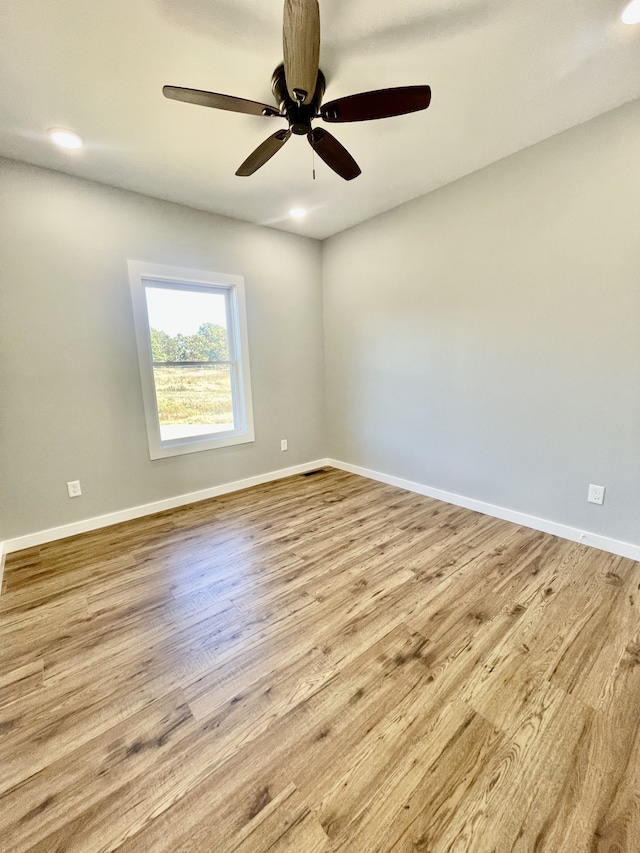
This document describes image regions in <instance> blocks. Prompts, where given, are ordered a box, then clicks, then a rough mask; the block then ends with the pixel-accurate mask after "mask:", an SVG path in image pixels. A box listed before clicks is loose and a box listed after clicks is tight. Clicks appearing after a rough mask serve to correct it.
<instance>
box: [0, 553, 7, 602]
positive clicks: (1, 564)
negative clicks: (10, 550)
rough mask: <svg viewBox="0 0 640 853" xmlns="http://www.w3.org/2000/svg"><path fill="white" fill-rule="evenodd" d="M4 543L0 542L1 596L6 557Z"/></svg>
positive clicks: (0, 593)
mask: <svg viewBox="0 0 640 853" xmlns="http://www.w3.org/2000/svg"><path fill="white" fill-rule="evenodd" d="M6 544H7V543H6V542H0V595H2V579H3V578H4V561H5V559H6V556H7V548H6Z"/></svg>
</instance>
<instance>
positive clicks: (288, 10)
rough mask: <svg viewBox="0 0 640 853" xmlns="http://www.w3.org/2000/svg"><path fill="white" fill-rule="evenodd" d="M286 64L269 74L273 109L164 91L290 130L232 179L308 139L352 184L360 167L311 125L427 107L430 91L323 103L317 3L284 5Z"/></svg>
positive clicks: (295, 0)
mask: <svg viewBox="0 0 640 853" xmlns="http://www.w3.org/2000/svg"><path fill="white" fill-rule="evenodd" d="M283 47H284V63H283V64H282V65H279V66H278V67H277V68H276V70H275V71H274V72H273V77H272V80H271V90H272V92H273V95H274V97H275V100H276V102H277V104H278V106H277V107H275V106H270V105H269V104H261V103H258V102H257V101H248V100H246V99H245V98H236V97H234V96H233V95H219V94H217V93H216V92H206V91H202V90H201V89H184V88H181V87H179V86H164V87H163V89H162V92H163V94H164V96H165V97H166V98H171V99H173V100H174V101H185V102H186V103H189V104H199V105H200V106H203V107H214V108H215V109H218V110H230V111H231V112H237V113H248V114H249V115H259V116H266V117H268V118H285V119H287V121H288V122H289V127H288V129H286V130H285V129H283V130H278V131H276V132H275V133H274V134H272V135H271V136H269V137H268V139H265V141H264V142H263V143H262V144H261V145H259V146H258V147H257V148H256V150H255V151H253V152H252V153H251V154H250V155H249V156H248V157H247V159H246V160H245V161H244V163H243V164H242V165H241V166H240V168H239V169H238V171H237V172H236V175H240V176H241V177H247V176H248V175H253V173H254V172H256V171H257V170H258V169H259V168H260V167H261V166H264V164H265V163H266V162H267V161H268V160H270V159H271V158H272V157H273V155H274V154H276V153H277V152H278V151H279V150H280V149H281V148H282V146H283V145H284V144H285V142H287V141H288V140H289V138H290V137H291V134H292V133H293V134H296V135H298V136H306V137H307V139H308V140H309V144H310V145H311V147H312V148H313V150H314V151H315V152H316V153H317V154H318V156H319V157H320V158H321V159H322V160H324V162H325V163H326V164H327V166H329V168H331V169H333V171H334V172H336V173H337V174H338V175H340V177H341V178H344V179H345V180H346V181H351V180H353V178H357V177H358V175H359V174H360V167H359V166H358V164H357V163H356V161H355V160H354V159H353V157H352V156H351V154H349V152H348V151H347V149H346V148H345V147H344V146H343V145H341V144H340V142H338V140H337V139H336V138H335V136H332V135H331V134H330V133H329V132H328V131H327V130H324V129H323V128H318V127H312V126H311V122H312V121H313V119H316V118H321V119H323V120H324V121H326V122H329V123H331V122H336V123H339V122H350V121H369V120H371V119H379V118H389V117H391V116H398V115H405V114H406V113H412V112H417V111H418V110H426V108H427V107H428V106H429V103H430V102H431V88H430V87H429V86H400V87H396V88H393V89H378V90H376V91H374V92H361V93H360V94H358V95H349V96H347V97H345V98H338V100H336V101H330V102H329V103H328V104H323V103H322V98H323V97H324V90H325V78H324V74H323V73H322V71H321V70H320V69H319V61H320V10H319V7H318V0H285V4H284V24H283Z"/></svg>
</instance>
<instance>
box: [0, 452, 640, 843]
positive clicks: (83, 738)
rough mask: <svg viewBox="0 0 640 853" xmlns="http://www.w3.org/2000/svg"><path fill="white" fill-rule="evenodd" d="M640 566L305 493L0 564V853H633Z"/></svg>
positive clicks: (242, 497) (273, 489)
mask: <svg viewBox="0 0 640 853" xmlns="http://www.w3.org/2000/svg"><path fill="white" fill-rule="evenodd" d="M639 791H640V564H638V563H636V562H634V561H632V560H626V559H623V558H621V557H617V556H615V555H612V554H606V553H603V552H600V551H596V550H594V549H591V548H587V547H586V546H584V545H582V544H579V543H575V542H568V541H565V540H561V539H559V538H557V537H553V536H549V535H546V534H543V533H540V532H538V531H534V530H528V529H526V528H523V527H519V526H517V525H513V524H510V523H508V522H506V521H502V520H499V519H495V518H490V517H487V516H483V515H481V514H479V513H476V512H471V511H469V510H465V509H461V508H459V507H455V506H452V505H447V504H444V503H442V502H439V501H436V500H434V499H432V498H427V497H424V496H422V495H418V494H415V493H410V492H405V491H403V490H401V489H397V488H395V487H393V486H389V485H387V484H384V483H377V482H373V481H370V480H366V479H364V478H362V477H358V476H356V475H353V474H349V473H346V472H344V471H337V470H334V469H330V468H327V469H322V470H319V471H318V472H315V473H313V474H312V475H311V476H308V477H307V476H303V475H299V476H294V477H290V478H287V479H283V480H279V481H275V482H272V483H265V484H262V485H260V486H257V487H255V488H251V489H247V490H243V491H239V492H235V493H230V494H226V495H220V496H218V497H216V498H212V499H210V500H206V501H201V502H199V503H197V504H193V505H191V506H183V507H179V508H176V509H174V510H168V511H166V512H162V513H158V514H156V515H154V516H150V517H147V518H141V519H137V520H134V521H130V522H126V523H124V524H122V525H116V526H115V527H112V528H105V529H102V530H96V531H92V532H90V533H87V534H83V535H81V536H75V537H71V538H70V539H67V540H61V541H58V542H50V543H47V544H45V545H41V546H37V547H35V548H31V549H28V550H26V551H24V552H22V553H17V554H10V555H8V556H7V560H6V569H5V578H4V585H3V595H2V597H1V598H0V839H1V842H0V847H2V849H3V850H4V849H5V847H6V848H7V850H11V851H12V853H169V851H171V853H175V851H179V853H211V851H216V853H268V851H269V853H293V851H295V853H534V851H535V853H613V851H614V850H615V851H616V853H638V851H639V850H640V846H639V845H638V838H639V837H640V797H639V794H638V792H639Z"/></svg>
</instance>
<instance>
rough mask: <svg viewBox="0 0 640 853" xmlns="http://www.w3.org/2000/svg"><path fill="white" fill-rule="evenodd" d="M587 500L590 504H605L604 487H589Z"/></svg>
mask: <svg viewBox="0 0 640 853" xmlns="http://www.w3.org/2000/svg"><path fill="white" fill-rule="evenodd" d="M587 500H588V501H589V503H590V504H603V503H604V486H594V485H593V483H592V484H591V485H590V486H589V494H588V496H587Z"/></svg>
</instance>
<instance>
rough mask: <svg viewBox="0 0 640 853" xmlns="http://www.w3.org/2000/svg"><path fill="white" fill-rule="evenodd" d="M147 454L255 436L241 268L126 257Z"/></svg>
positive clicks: (201, 447)
mask: <svg viewBox="0 0 640 853" xmlns="http://www.w3.org/2000/svg"><path fill="white" fill-rule="evenodd" d="M129 280H130V283H131V298H132V301H133V316H134V322H135V328H136V340H137V344H138V361H139V363H140V377H141V380H142V398H143V402H144V412H145V418H146V422H147V436H148V440H149V455H150V456H151V458H152V459H160V458H162V457H164V456H175V455H177V454H181V453H194V452H195V451H198V450H210V449H211V448H214V447H226V446H228V445H231V444H241V443H243V442H247V441H253V438H254V435H253V416H252V410H251V387H250V379H249V355H248V349H247V329H246V318H245V306H244V281H243V279H242V278H241V277H240V276H232V275H221V274H219V273H212V272H202V271H200V270H189V269H178V268H174V267H165V266H159V265H157V264H146V263H140V262H139V261H129Z"/></svg>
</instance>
